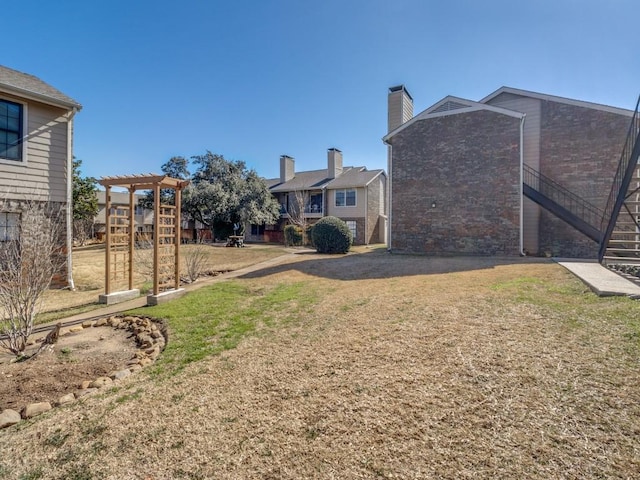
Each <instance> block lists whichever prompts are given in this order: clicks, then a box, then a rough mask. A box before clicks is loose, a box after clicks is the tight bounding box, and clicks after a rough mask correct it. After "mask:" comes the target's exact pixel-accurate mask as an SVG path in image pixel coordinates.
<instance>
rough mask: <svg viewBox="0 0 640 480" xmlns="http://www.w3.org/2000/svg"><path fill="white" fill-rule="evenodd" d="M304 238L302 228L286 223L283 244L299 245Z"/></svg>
mask: <svg viewBox="0 0 640 480" xmlns="http://www.w3.org/2000/svg"><path fill="white" fill-rule="evenodd" d="M303 240H304V236H303V235H302V229H301V228H300V227H298V226H297V225H287V226H286V227H284V244H285V245H288V246H296V247H298V246H300V245H302V242H303Z"/></svg>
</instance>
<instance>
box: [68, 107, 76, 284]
mask: <svg viewBox="0 0 640 480" xmlns="http://www.w3.org/2000/svg"><path fill="white" fill-rule="evenodd" d="M77 112H78V109H77V108H76V107H73V109H72V110H70V111H69V113H68V114H67V117H68V118H67V215H66V217H67V219H66V220H67V286H68V288H69V289H70V290H72V291H74V290H75V289H76V287H75V285H74V283H73V117H74V116H75V114H76V113H77Z"/></svg>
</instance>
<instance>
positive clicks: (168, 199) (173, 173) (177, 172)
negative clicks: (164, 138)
mask: <svg viewBox="0 0 640 480" xmlns="http://www.w3.org/2000/svg"><path fill="white" fill-rule="evenodd" d="M188 167H189V161H188V160H187V159H186V158H184V157H171V158H170V159H169V160H168V161H167V162H166V163H165V164H164V165H162V167H160V169H161V170H162V173H164V174H165V175H168V176H170V177H172V178H177V179H180V180H186V179H187V178H189V175H190V173H189V168H188ZM153 199H154V194H153V190H147V191H146V192H145V194H144V196H143V197H142V198H141V199H140V200H138V205H140V206H141V207H143V208H146V209H147V210H153ZM160 203H161V204H162V205H174V204H175V190H173V189H172V188H163V189H161V190H160Z"/></svg>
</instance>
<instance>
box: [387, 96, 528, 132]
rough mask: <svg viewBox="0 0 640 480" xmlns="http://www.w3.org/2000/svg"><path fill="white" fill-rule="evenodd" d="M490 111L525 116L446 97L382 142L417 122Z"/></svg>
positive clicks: (464, 99)
mask: <svg viewBox="0 0 640 480" xmlns="http://www.w3.org/2000/svg"><path fill="white" fill-rule="evenodd" d="M481 110H485V111H490V112H494V113H499V114H501V115H507V116H509V117H514V118H523V117H524V116H525V115H524V113H521V112H515V111H513V110H508V109H506V108H502V107H494V106H493V105H487V104H484V103H481V102H474V101H473V100H467V99H466V98H459V97H454V96H451V95H449V96H446V97H444V98H443V99H442V100H440V101H439V102H437V103H434V104H433V105H431V106H430V107H429V108H427V109H426V110H424V111H422V112H420V113H419V114H418V115H416V116H415V117H413V118H412V119H411V120H409V121H408V122H405V123H403V124H402V125H400V126H399V127H398V128H396V129H395V130H392V131H391V132H389V133H388V134H387V135H385V136H384V137H383V138H382V140H383V141H384V142H385V143H386V142H388V141H389V140H390V139H391V138H392V137H393V136H395V135H396V134H398V133H399V132H401V131H402V130H404V129H405V128H407V127H409V126H411V125H413V124H414V123H415V122H419V121H421V120H426V119H429V118H437V117H444V116H448V115H458V114H460V113H471V112H477V111H481Z"/></svg>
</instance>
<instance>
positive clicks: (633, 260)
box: [602, 255, 640, 265]
mask: <svg viewBox="0 0 640 480" xmlns="http://www.w3.org/2000/svg"><path fill="white" fill-rule="evenodd" d="M602 260H603V261H604V262H605V263H616V264H623V265H624V264H630V265H640V258H638V257H628V258H627V257H612V256H607V255H605V256H604V257H602Z"/></svg>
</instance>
